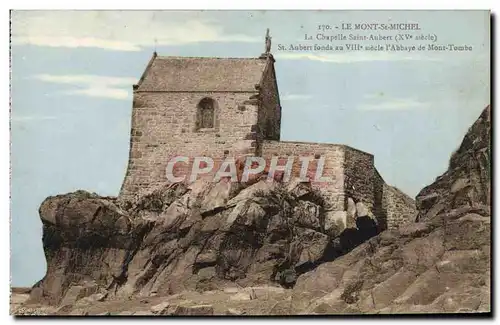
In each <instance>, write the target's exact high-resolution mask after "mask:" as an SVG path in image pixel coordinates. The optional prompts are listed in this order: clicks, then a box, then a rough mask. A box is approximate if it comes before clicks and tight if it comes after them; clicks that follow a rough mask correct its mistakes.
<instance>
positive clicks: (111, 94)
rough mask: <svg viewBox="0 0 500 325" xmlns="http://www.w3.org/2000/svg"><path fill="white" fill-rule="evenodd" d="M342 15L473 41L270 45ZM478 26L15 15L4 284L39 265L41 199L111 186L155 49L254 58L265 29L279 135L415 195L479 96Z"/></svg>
mask: <svg viewBox="0 0 500 325" xmlns="http://www.w3.org/2000/svg"><path fill="white" fill-rule="evenodd" d="M342 22H382V23H390V22H418V23H419V25H420V26H421V28H422V30H421V31H420V32H418V33H419V34H422V35H428V34H433V35H437V37H438V42H437V43H443V44H448V43H455V44H457V45H462V44H468V45H471V46H472V47H473V50H472V51H470V52H439V53H428V52H424V53H387V52H383V53H370V52H366V51H365V52H359V53H347V52H340V53H339V52H329V53H320V52H295V53H291V52H280V51H277V44H284V45H287V46H288V44H292V43H293V44H297V43H304V42H303V38H304V34H305V33H308V34H312V35H315V34H316V33H317V31H316V30H317V27H318V25H319V24H331V25H335V24H340V23H342ZM489 22H490V17H489V13H488V12H485V11H465V12H459V11H442V12H430V11H413V12H404V11H378V12H361V11H337V12H329V11H305V12H298V11H281V12H271V11H267V12H264V11H253V12H249V11H238V12H234V11H221V12H213V11H203V12H202V11H191V12H166V11H163V12H162V11H157V12H148V11H137V12H134V11H128V12H119V11H82V12H70V11H46V12H40V11H28V12H26V11H25V12H20V11H17V12H13V14H12V115H11V117H12V122H11V129H12V136H11V139H12V149H11V150H12V216H11V220H12V223H11V224H12V228H11V234H12V235H11V254H12V263H11V268H12V269H11V275H12V284H13V285H16V286H24V285H31V284H33V283H34V282H36V281H38V280H39V279H41V278H42V277H43V275H44V274H45V268H46V262H45V256H44V254H43V249H42V242H41V235H42V224H41V222H40V219H39V216H38V208H39V206H40V203H41V202H42V201H43V199H45V198H46V197H47V196H49V195H55V194H61V193H66V192H70V191H74V190H77V189H84V190H88V191H93V192H97V193H98V194H101V195H117V194H118V191H119V189H120V186H121V182H122V180H123V177H124V175H125V168H126V165H127V159H128V145H129V135H130V134H129V133H130V119H131V109H132V100H131V98H132V97H131V95H132V84H133V83H135V82H137V80H138V79H139V77H140V75H141V74H142V72H143V70H144V68H145V66H146V64H147V62H148V60H149V58H150V57H151V55H152V52H153V51H154V49H155V48H156V50H157V52H158V54H159V55H163V56H170V55H172V56H217V57H257V56H259V55H260V54H261V53H262V52H263V50H264V36H265V29H266V28H270V30H271V36H272V41H273V49H272V52H273V54H274V56H275V59H276V73H277V78H278V86H279V91H280V95H281V103H282V109H283V111H282V114H283V115H282V128H281V138H282V140H290V141H293V140H296V141H311V142H329V143H342V144H347V145H350V146H352V147H355V148H358V149H360V150H364V151H367V152H370V153H372V154H374V155H375V165H376V167H377V169H378V170H379V172H380V173H381V175H382V177H383V178H384V179H385V181H386V182H387V183H389V184H391V185H394V186H396V187H398V188H400V189H401V190H403V191H404V192H406V193H407V194H409V195H410V196H415V195H416V194H417V193H418V191H419V190H420V189H422V188H423V187H424V186H426V185H428V184H430V183H432V182H433V181H434V179H435V178H436V177H437V176H438V175H440V174H441V173H442V172H444V171H445V170H446V168H447V164H448V159H449V157H450V154H451V153H452V152H453V151H454V150H455V149H456V148H457V147H458V145H459V144H460V141H461V139H462V137H463V136H464V134H465V132H466V131H467V129H468V127H469V126H470V125H471V124H472V123H473V122H474V121H475V119H476V118H477V117H478V116H479V114H480V113H481V111H482V109H483V108H484V107H485V106H486V105H488V104H489V102H490V96H489V93H490V84H489V81H490V63H489V61H490V48H489ZM360 33H362V32H360ZM371 33H374V34H384V32H373V31H372V32H371ZM385 34H387V32H386V33H385ZM392 34H394V32H392ZM342 43H344V42H342ZM323 44H324V43H323ZM367 44H368V43H367ZM411 44H420V43H416V41H415V42H414V43H411Z"/></svg>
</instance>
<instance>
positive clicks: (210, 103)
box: [196, 98, 216, 129]
mask: <svg viewBox="0 0 500 325" xmlns="http://www.w3.org/2000/svg"><path fill="white" fill-rule="evenodd" d="M215 106H216V103H215V100H213V99H212V98H203V99H202V100H201V101H200V102H199V103H198V109H197V118H196V128H197V129H213V128H214V127H215Z"/></svg>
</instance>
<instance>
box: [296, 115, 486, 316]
mask: <svg viewBox="0 0 500 325" xmlns="http://www.w3.org/2000/svg"><path fill="white" fill-rule="evenodd" d="M490 155H491V152H490V108H489V107H487V108H486V109H485V110H484V111H483V113H482V114H481V116H480V117H479V119H478V120H477V122H476V123H474V125H473V126H472V127H471V128H470V129H469V131H468V133H467V135H466V136H465V138H464V140H463V142H462V144H461V146H460V148H459V149H458V150H457V151H456V152H455V153H454V154H453V155H452V157H451V160H450V166H449V169H448V171H446V172H445V173H444V174H443V175H442V176H440V177H438V178H437V180H436V181H435V182H434V183H433V184H431V185H429V186H427V187H426V188H424V189H423V190H422V191H421V192H420V194H419V195H418V197H417V204H418V208H419V216H418V222H416V223H411V224H407V225H404V226H401V227H400V228H399V229H398V230H390V231H385V232H383V233H381V234H380V235H378V236H376V237H373V238H371V239H370V240H368V241H367V242H366V243H363V244H362V245H360V246H359V247H357V248H356V249H354V250H353V251H352V252H350V253H349V254H347V255H345V256H342V257H340V258H338V259H336V260H335V261H333V262H328V263H324V264H322V265H320V266H319V267H318V268H316V269H315V270H313V271H311V272H308V273H306V274H303V275H301V276H300V277H299V278H298V280H297V284H296V285H295V287H294V288H293V297H292V309H293V312H306V313H319V314H325V313H326V314H338V313H418V312H438V313H446V312H489V311H490V310H491V305H490V301H491V300H490V299H491V296H490V277H491V274H490V266H491V256H490V253H491V227H490V225H491V223H490V222H491V211H490V190H491V187H490V182H491V180H490V174H489V173H490V167H491V156H490Z"/></svg>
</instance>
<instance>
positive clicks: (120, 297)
mask: <svg viewBox="0 0 500 325" xmlns="http://www.w3.org/2000/svg"><path fill="white" fill-rule="evenodd" d="M490 134H491V133H490V108H489V107H487V108H486V109H485V110H484V112H483V113H482V114H481V116H480V118H479V119H478V121H477V122H476V123H474V125H473V126H472V127H471V128H470V129H469V131H468V133H467V135H466V136H465V138H464V140H463V142H462V144H461V145H460V147H459V149H458V150H457V151H456V152H455V153H453V155H452V157H451V159H450V165H449V169H448V171H446V172H445V173H444V174H443V175H442V176H440V177H438V178H437V179H436V181H435V182H434V183H433V184H431V185H429V186H427V187H426V188H424V189H423V190H422V191H421V192H420V193H419V195H418V196H417V207H418V209H419V213H418V217H417V220H416V222H412V223H407V224H403V225H400V227H399V228H398V229H390V230H386V231H384V232H382V233H380V234H379V233H378V229H379V225H378V224H377V216H376V215H373V213H372V212H371V211H369V210H368V209H366V206H365V205H364V204H363V202H355V201H354V200H353V199H352V198H346V204H345V206H346V207H345V211H325V210H324V208H323V200H322V197H321V196H320V195H318V193H317V192H315V191H314V190H312V188H311V186H310V184H309V183H304V182H299V181H294V182H291V183H289V184H287V185H286V186H285V185H283V184H279V183H269V182H266V181H264V180H260V181H259V180H258V179H257V180H253V181H252V183H251V184H238V183H230V182H227V181H221V182H219V183H208V182H203V181H198V182H195V183H193V184H191V185H189V186H188V185H185V184H180V183H179V184H173V185H168V186H167V185H165V186H162V187H159V188H157V189H154V190H151V191H149V192H147V193H139V194H138V195H137V196H135V197H134V198H133V199H131V200H129V201H120V200H118V199H117V198H112V197H100V196H98V195H95V194H91V193H87V192H83V191H78V192H74V193H69V194H66V195H59V196H54V197H49V198H47V199H46V200H45V201H44V202H43V203H42V205H41V207H40V216H41V219H42V222H43V226H44V232H43V244H44V250H45V254H46V258H47V273H46V275H45V277H44V278H43V279H42V280H41V281H40V282H39V283H37V284H36V285H35V286H34V288H32V290H31V292H30V298H29V301H30V302H31V303H32V304H33V303H43V304H47V303H48V304H50V305H51V306H50V308H49V307H47V306H45V307H44V308H45V309H43V310H42V311H41V312H42V313H50V314H53V313H55V314H70V315H87V314H102V315H103V314H104V313H105V314H106V315H109V314H114V315H132V314H134V315H212V314H227V315H262V314H273V315H287V314H311V313H314V314H345V313H418V312H424V313H427V312H439V313H445V312H488V311H490V310H491V305H490V299H491V296H490V276H491V274H490V268H491V256H490V252H491V229H490V224H491V222H490V221H491V211H490V204H491V201H490V200H491V197H490V190H491V185H490V182H491V179H490V177H491V176H490V168H491V157H490V154H491V152H490ZM280 286H281V287H280ZM125 301H127V302H129V303H124V302H125ZM152 301H154V304H153V305H152V306H149V305H148V304H149V303H150V302H152ZM22 308H24V309H22V311H21V313H25V314H33V313H35V314H36V313H39V312H40V311H39V310H35V309H30V308H28V309H26V308H27V307H26V308H25V307H22ZM20 310H21V309H20Z"/></svg>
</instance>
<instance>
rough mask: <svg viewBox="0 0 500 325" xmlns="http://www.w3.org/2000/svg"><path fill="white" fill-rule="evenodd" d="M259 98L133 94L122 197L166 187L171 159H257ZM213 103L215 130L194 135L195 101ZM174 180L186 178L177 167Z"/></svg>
mask: <svg viewBox="0 0 500 325" xmlns="http://www.w3.org/2000/svg"><path fill="white" fill-rule="evenodd" d="M257 94H258V93H257V91H256V92H255V93H248V92H232V93H223V92H221V93H202V92H138V91H136V92H134V101H133V105H134V106H133V112H132V130H131V141H130V155H129V164H128V169H127V173H126V176H125V180H124V183H123V185H122V189H121V191H120V196H127V195H130V194H132V193H135V192H137V191H138V190H140V189H144V188H148V187H153V186H156V185H158V184H161V183H165V182H167V178H166V166H167V162H168V161H169V159H170V158H172V157H174V156H188V157H194V156H209V157H212V158H215V159H216V158H219V159H220V160H223V159H224V157H225V156H227V155H232V156H239V155H242V154H255V149H256V141H255V140H254V137H255V136H254V134H255V131H256V124H257V114H258V108H257V107H258V106H257V103H254V102H252V101H251V100H249V98H250V97H251V96H256V95H257ZM205 97H210V98H212V99H214V100H215V101H216V103H217V105H216V108H215V115H216V123H215V128H214V129H205V130H198V131H197V130H196V128H195V127H196V113H197V105H198V103H199V101H200V100H201V99H203V98H205ZM176 166H179V170H177V169H175V173H174V174H175V175H176V176H179V175H182V174H185V173H187V169H188V166H186V164H183V163H178V164H176Z"/></svg>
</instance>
